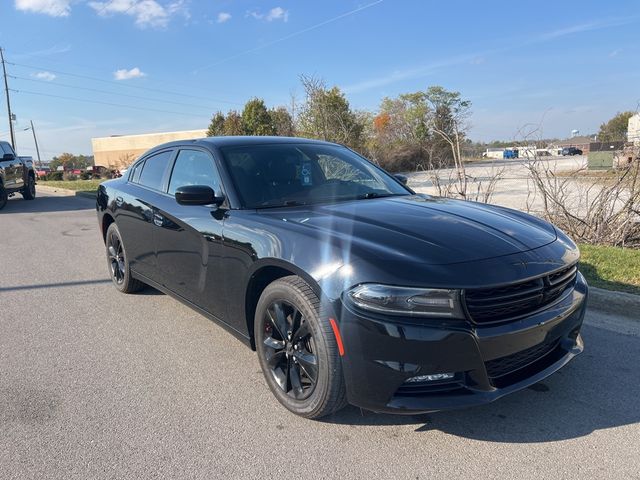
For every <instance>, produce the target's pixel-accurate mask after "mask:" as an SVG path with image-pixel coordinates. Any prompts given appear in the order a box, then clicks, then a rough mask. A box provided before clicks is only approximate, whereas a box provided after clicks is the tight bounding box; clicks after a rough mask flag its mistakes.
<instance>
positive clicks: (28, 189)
mask: <svg viewBox="0 0 640 480" xmlns="http://www.w3.org/2000/svg"><path fill="white" fill-rule="evenodd" d="M21 193H22V198H24V199H25V200H33V199H35V198H36V179H35V178H34V176H33V175H29V176H28V177H27V184H26V185H25V186H24V187H23V189H22V192H21Z"/></svg>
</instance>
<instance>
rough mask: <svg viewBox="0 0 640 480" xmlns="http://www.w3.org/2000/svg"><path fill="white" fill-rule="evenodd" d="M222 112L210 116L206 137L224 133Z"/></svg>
mask: <svg viewBox="0 0 640 480" xmlns="http://www.w3.org/2000/svg"><path fill="white" fill-rule="evenodd" d="M224 122H225V118H224V113H222V112H219V111H218V112H216V113H215V114H214V115H213V117H212V118H211V123H209V128H208V129H207V137H217V136H220V135H224V134H225V133H224Z"/></svg>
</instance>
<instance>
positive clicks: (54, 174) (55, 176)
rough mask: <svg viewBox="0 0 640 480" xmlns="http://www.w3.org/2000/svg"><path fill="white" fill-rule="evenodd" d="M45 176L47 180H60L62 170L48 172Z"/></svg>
mask: <svg viewBox="0 0 640 480" xmlns="http://www.w3.org/2000/svg"><path fill="white" fill-rule="evenodd" d="M45 178H46V179H47V180H62V172H49V173H48V174H47V175H46V177H45Z"/></svg>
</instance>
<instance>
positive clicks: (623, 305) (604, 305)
mask: <svg viewBox="0 0 640 480" xmlns="http://www.w3.org/2000/svg"><path fill="white" fill-rule="evenodd" d="M588 302H589V303H588V308H589V309H592V310H598V311H600V312H603V313H609V314H613V315H620V316H622V317H625V318H626V319H629V320H635V321H638V322H640V295H634V294H633V293H625V292H615V291H612V290H604V289H602V288H596V287H589V300H588Z"/></svg>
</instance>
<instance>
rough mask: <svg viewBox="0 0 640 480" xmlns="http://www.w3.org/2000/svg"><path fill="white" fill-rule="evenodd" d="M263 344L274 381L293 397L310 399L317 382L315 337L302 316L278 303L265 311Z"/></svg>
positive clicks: (293, 307)
mask: <svg viewBox="0 0 640 480" xmlns="http://www.w3.org/2000/svg"><path fill="white" fill-rule="evenodd" d="M264 326H265V336H264V342H263V343H264V345H265V350H266V353H267V359H266V360H267V364H268V366H269V370H270V373H271V375H272V376H273V379H274V380H275V381H276V383H277V384H278V386H279V387H280V388H281V389H282V391H283V392H285V393H286V394H287V395H289V396H290V397H293V398H295V399H296V400H304V399H306V398H309V396H310V395H311V394H312V393H313V390H314V389H315V387H316V382H317V381H318V358H317V357H316V355H315V350H316V349H315V345H314V341H313V335H312V332H311V329H310V328H309V323H308V322H307V321H306V319H305V318H304V316H303V315H302V313H301V312H300V311H299V310H298V309H297V308H296V307H295V306H293V305H292V304H291V303H289V302H287V301H284V300H278V301H275V302H273V303H271V305H269V307H267V309H266V311H265V319H264Z"/></svg>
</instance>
